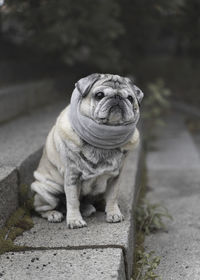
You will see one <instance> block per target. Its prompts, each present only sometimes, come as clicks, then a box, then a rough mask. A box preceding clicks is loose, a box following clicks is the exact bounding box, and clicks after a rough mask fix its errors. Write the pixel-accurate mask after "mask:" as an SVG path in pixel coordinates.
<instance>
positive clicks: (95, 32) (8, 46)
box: [0, 0, 200, 106]
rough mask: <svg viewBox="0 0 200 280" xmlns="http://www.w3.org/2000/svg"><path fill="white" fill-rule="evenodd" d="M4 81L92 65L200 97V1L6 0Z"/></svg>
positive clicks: (0, 47)
mask: <svg viewBox="0 0 200 280" xmlns="http://www.w3.org/2000/svg"><path fill="white" fill-rule="evenodd" d="M0 5H1V6H0V87H5V86H7V85H12V84H19V83H25V82H29V81H34V80H38V79H46V78H53V79H60V80H62V83H63V85H64V86H65V83H66V84H67V83H69V80H70V77H71V76H73V77H74V80H75V79H76V78H79V77H82V76H86V75H87V74H89V73H91V72H110V73H118V74H121V75H132V76H133V77H134V78H135V80H136V83H137V84H138V85H139V86H140V87H142V88H143V89H144V91H145V88H146V87H148V84H149V83H152V82H154V83H157V82H156V81H158V79H162V80H163V81H164V84H165V86H166V87H167V88H169V89H170V91H171V98H173V99H174V100H180V101H181V102H185V103H188V102H189V103H191V104H194V105H195V106H198V105H199V103H200V95H199V87H200V79H199V74H200V65H199V58H200V1H199V0H172V1H164V0H124V1H119V0H95V1H94V0H84V1H83V0H76V1H72V0H57V1H53V0H52V1H47V0H18V1H16V0H15V1H14V0H4V1H3V0H0Z"/></svg>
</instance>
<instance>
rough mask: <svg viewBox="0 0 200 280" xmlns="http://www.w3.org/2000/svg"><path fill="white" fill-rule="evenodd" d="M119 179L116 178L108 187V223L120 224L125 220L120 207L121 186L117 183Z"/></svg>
mask: <svg viewBox="0 0 200 280" xmlns="http://www.w3.org/2000/svg"><path fill="white" fill-rule="evenodd" d="M117 180H118V178H115V179H114V180H113V181H112V182H111V183H110V184H109V186H108V187H107V189H106V193H105V200H106V209H105V212H106V221H107V222H109V223H118V222H121V221H123V220H124V216H123V215H122V213H121V211H120V209H119V206H118V192H119V184H118V183H117Z"/></svg>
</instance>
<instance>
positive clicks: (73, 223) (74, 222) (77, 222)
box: [67, 218, 87, 229]
mask: <svg viewBox="0 0 200 280" xmlns="http://www.w3.org/2000/svg"><path fill="white" fill-rule="evenodd" d="M86 226H87V223H86V222H85V221H84V220H83V219H82V218H78V219H74V218H72V219H71V218H68V219H67V227H68V228H69V229H74V228H82V227H86Z"/></svg>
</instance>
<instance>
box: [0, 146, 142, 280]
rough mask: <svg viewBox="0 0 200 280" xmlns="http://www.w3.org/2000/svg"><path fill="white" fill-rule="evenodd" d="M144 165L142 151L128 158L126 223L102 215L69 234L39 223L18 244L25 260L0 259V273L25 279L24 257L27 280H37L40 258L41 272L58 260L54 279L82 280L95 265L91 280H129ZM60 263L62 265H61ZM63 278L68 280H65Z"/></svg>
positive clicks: (123, 199) (123, 202) (123, 182)
mask: <svg viewBox="0 0 200 280" xmlns="http://www.w3.org/2000/svg"><path fill="white" fill-rule="evenodd" d="M140 159H141V147H138V149H136V150H135V151H134V152H132V153H130V154H129V155H128V158H127V161H126V163H125V165H124V168H123V171H122V174H121V177H120V195H119V197H120V201H119V204H120V208H121V210H122V213H123V214H124V216H125V221H123V222H122V223H117V224H109V223H106V221H105V214H104V213H103V212H97V213H95V215H93V216H92V217H90V218H86V222H87V224H88V226H87V227H86V228H81V229H77V230H70V229H67V227H66V222H65V221H63V222H62V223H59V224H52V223H49V222H47V221H46V220H44V219H42V218H39V217H34V218H33V220H34V227H33V228H32V229H31V230H30V231H27V232H24V234H23V236H20V237H18V238H17V239H16V240H15V244H18V245H22V244H23V245H25V246H26V248H27V249H26V251H25V252H24V254H23V255H22V253H7V254H5V255H2V256H0V263H1V264H4V266H3V267H2V270H3V272H1V271H0V273H2V274H3V275H4V279H10V278H9V277H11V275H16V276H15V278H14V279H23V278H21V276H18V275H21V273H20V274H17V273H18V271H21V270H23V266H22V267H20V268H19V266H20V263H19V261H18V260H19V258H18V257H19V256H20V260H21V259H23V258H24V259H26V261H25V263H26V264H24V265H26V266H28V264H29V266H28V267H29V268H28V269H27V270H25V271H24V270H23V271H24V272H23V273H22V275H23V277H24V279H25V278H27V277H28V276H29V275H30V277H31V279H37V277H36V276H34V275H35V269H37V268H35V264H34V265H31V266H30V260H31V259H34V258H35V256H38V258H41V261H39V262H38V265H37V266H38V270H40V271H41V269H42V267H43V264H45V265H46V262H47V260H48V259H49V261H50V263H52V262H53V260H55V263H53V264H52V265H53V267H54V269H55V270H54V272H53V277H52V279H55V278H56V277H57V278H58V279H83V277H82V276H80V275H82V271H83V268H84V267H85V268H87V267H88V265H90V264H91V267H90V268H88V269H87V270H86V271H87V272H85V273H87V279H120V280H123V279H126V280H127V279H130V277H131V275H132V270H133V248H134V220H133V208H134V202H135V199H136V197H137V192H138V176H139V171H140V170H141V167H140V165H141V160H140ZM27 250H28V251H27ZM53 252H54V253H56V254H58V257H57V258H55V257H53ZM85 252H86V253H85ZM85 254H86V255H85ZM63 255H64V256H65V258H64V260H62V262H64V261H65V268H64V267H63V266H62V262H61V263H60V259H62V256H63ZM87 255H89V257H87ZM42 256H43V259H42ZM10 259H12V265H11V264H10V262H9V260H10ZM88 259H89V263H88ZM90 259H91V260H90ZM57 263H60V265H56V264H57ZM70 264H71V265H70ZM99 265H101V267H99ZM69 267H70V268H69ZM50 268H51V265H50V264H49V267H47V268H46V267H45V269H43V271H42V272H41V274H40V279H47V278H46V277H47V276H46V275H47V274H49V273H50V272H49V271H50ZM16 271H17V273H16ZM71 273H72V275H73V277H70V276H71ZM62 274H63V276H60V275H62ZM83 275H85V274H83ZM34 277H36V278H34ZM59 277H61V278H59ZM62 277H65V278H62ZM50 279H51V278H50Z"/></svg>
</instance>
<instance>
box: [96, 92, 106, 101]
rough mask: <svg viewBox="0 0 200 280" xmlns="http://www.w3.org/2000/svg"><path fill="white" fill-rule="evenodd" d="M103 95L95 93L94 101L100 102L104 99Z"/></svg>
mask: <svg viewBox="0 0 200 280" xmlns="http://www.w3.org/2000/svg"><path fill="white" fill-rule="evenodd" d="M104 96H105V95H104V93H103V92H102V91H100V92H97V93H96V94H95V98H96V100H101V99H102V98H104Z"/></svg>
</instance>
